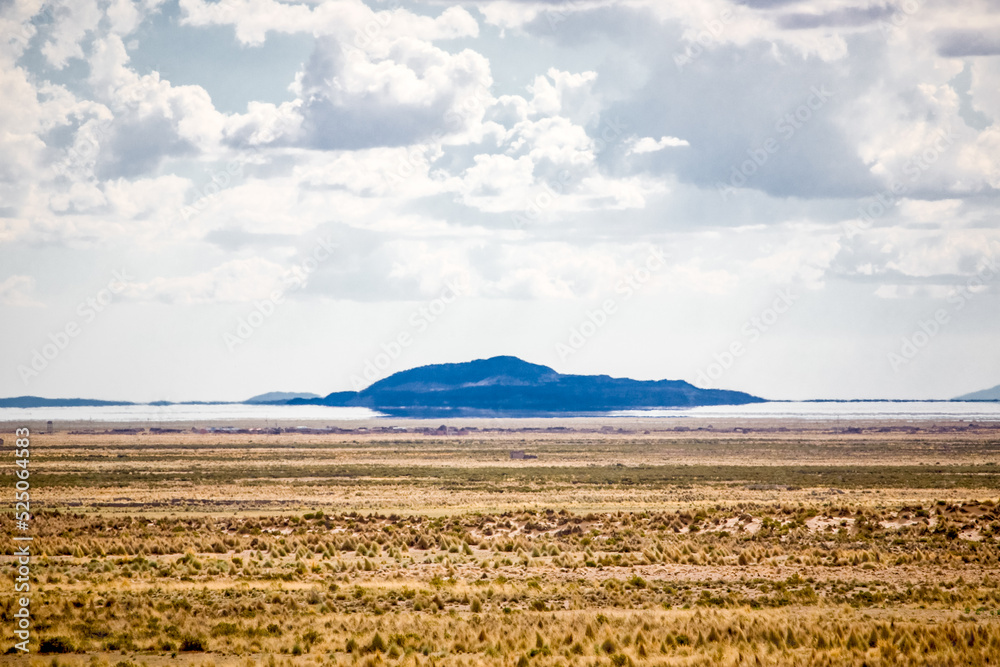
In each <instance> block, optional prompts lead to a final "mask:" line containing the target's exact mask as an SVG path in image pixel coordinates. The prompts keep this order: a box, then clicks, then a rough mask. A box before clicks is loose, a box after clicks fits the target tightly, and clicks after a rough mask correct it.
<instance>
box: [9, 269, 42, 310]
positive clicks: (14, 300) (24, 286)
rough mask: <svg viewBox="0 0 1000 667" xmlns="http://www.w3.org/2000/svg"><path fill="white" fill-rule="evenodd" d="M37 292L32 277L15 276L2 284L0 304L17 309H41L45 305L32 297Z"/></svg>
mask: <svg viewBox="0 0 1000 667" xmlns="http://www.w3.org/2000/svg"><path fill="white" fill-rule="evenodd" d="M34 290H35V279H34V278H33V277H32V276H24V275H13V276H10V277H8V278H7V279H6V280H3V281H2V282H0V303H2V304H3V305H5V306H12V307H15V308H39V307H42V306H43V304H42V303H40V302H38V301H37V300H35V299H34V297H32V296H31V294H32V292H34Z"/></svg>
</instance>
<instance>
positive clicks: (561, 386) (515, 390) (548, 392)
mask: <svg viewBox="0 0 1000 667" xmlns="http://www.w3.org/2000/svg"><path fill="white" fill-rule="evenodd" d="M763 401H764V399H762V398H758V397H756V396H751V395H750V394H745V393H743V392H739V391H727V390H722V389H699V388H698V387H695V386H694V385H691V384H689V383H687V382H683V381H679V380H657V381H640V380H630V379H628V378H613V377H610V376H607V375H563V374H561V373H557V372H556V371H554V370H552V369H551V368H549V367H548V366H540V365H538V364H531V363H528V362H526V361H522V360H521V359H518V358H517V357H508V356H503V357H492V358H490V359H478V360H476V361H470V362H466V363H458V364H434V365H430V366H421V367H419V368H413V369H410V370H406V371H401V372H399V373H395V374H393V375H391V376H389V377H387V378H385V379H384V380H380V381H378V382H376V383H374V384H372V385H371V386H369V387H368V388H366V389H363V390H361V391H358V392H353V391H342V392H336V393H333V394H330V395H328V396H326V397H324V398H322V399H312V400H309V399H293V400H291V401H289V403H290V404H298V405H303V404H314V405H333V406H359V407H367V408H371V409H373V410H377V411H379V412H383V413H386V414H389V415H394V416H405V417H425V418H426V417H437V416H441V417H446V416H449V417H457V416H550V415H571V414H587V413H601V412H610V411H615V410H641V409H653V408H675V407H693V406H698V405H741V404H744V403H758V402H763Z"/></svg>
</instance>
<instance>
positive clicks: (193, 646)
mask: <svg viewBox="0 0 1000 667" xmlns="http://www.w3.org/2000/svg"><path fill="white" fill-rule="evenodd" d="M181 650H182V651H202V652H204V651H207V650H208V642H207V641H205V638H204V637H200V636H198V635H185V636H184V637H183V638H182V639H181Z"/></svg>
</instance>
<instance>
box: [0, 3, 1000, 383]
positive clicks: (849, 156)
mask: <svg viewBox="0 0 1000 667" xmlns="http://www.w3.org/2000/svg"><path fill="white" fill-rule="evenodd" d="M998 35H1000V7H998V5H997V4H996V3H994V2H990V1H989V0H980V1H976V0H964V1H955V0H899V1H892V0H890V1H886V0H878V1H877V2H869V1H866V0H799V1H796V0H742V1H740V2H732V1H731V0H699V1H698V2H664V1H661V0H617V1H616V0H574V1H568V2H561V1H558V0H547V1H541V0H524V1H521V0H478V1H477V0H469V1H466V2H435V1H431V0H425V1H423V2H410V1H404V0H368V1H367V2H362V1H361V0H303V1H301V2H292V1H279V0H217V1H210V0H138V1H133V0H56V1H52V2H49V1H45V2H42V1H40V0H0V36H2V37H3V39H2V41H0V317H2V322H3V325H2V328H0V349H2V350H3V364H2V367H0V396H17V395H24V394H30V395H40V396H48V397H64V396H87V397H94V398H117V399H130V400H141V401H145V400H161V399H167V400H183V399H200V400H230V399H233V400H235V399H243V398H246V397H248V396H251V395H253V394H256V393H260V392H264V391H269V390H286V391H312V392H316V393H320V394H326V393H328V392H330V391H335V390H344V389H350V388H352V386H355V387H356V386H357V385H358V384H359V383H363V384H367V383H368V382H370V381H371V380H373V379H377V378H380V377H384V376H386V375H388V374H390V373H392V372H395V371H398V370H403V369H405V368H409V367H412V366H417V365H422V364H426V363H437V362H446V361H463V360H469V359H474V358H480V357H487V356H492V355H497V354H512V355H517V356H520V357H522V358H524V359H526V360H529V361H533V362H536V363H543V364H547V365H550V366H552V367H554V368H555V369H556V370H559V371H561V372H574V373H607V374H611V375H618V376H630V377H635V378H641V379H660V378H670V379H685V380H688V381H691V382H694V383H696V384H699V385H701V386H717V387H725V388H733V389H741V390H745V391H750V392H753V393H756V394H759V395H763V396H766V397H770V398H821V397H826V398H880V397H887V398H934V397H951V396H954V395H957V394H960V393H965V392H967V391H972V390H976V389H982V388H985V387H988V386H993V385H995V384H997V383H1000V348H998V346H997V344H996V343H997V331H998V325H1000V308H998V305H1000V303H998V302H1000V300H998V297H997V294H998V290H997V284H998V283H1000V267H998V266H996V265H994V264H993V263H992V262H993V260H994V258H996V257H998V253H1000V233H998V222H1000V220H998V214H997V212H998V202H1000V197H998V187H1000V37H998Z"/></svg>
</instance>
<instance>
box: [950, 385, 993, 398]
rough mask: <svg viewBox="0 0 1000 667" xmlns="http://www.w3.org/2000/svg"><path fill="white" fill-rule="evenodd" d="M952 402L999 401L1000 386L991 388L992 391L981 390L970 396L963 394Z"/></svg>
mask: <svg viewBox="0 0 1000 667" xmlns="http://www.w3.org/2000/svg"><path fill="white" fill-rule="evenodd" d="M951 400H953V401H1000V384H998V385H997V386H995V387H993V388H992V389H983V390H982V391H974V392H972V393H971V394H965V395H963V396H958V397H956V398H953V399H951Z"/></svg>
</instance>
